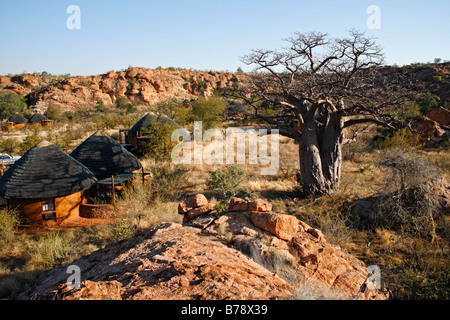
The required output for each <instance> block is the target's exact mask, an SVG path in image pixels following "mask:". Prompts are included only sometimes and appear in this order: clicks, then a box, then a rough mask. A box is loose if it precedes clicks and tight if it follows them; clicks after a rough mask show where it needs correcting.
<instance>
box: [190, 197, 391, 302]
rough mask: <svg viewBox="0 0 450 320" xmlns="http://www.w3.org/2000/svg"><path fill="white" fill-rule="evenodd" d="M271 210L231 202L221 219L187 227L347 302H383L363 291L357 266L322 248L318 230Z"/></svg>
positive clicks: (361, 267)
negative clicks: (320, 287) (312, 282)
mask: <svg viewBox="0 0 450 320" xmlns="http://www.w3.org/2000/svg"><path fill="white" fill-rule="evenodd" d="M247 209H251V210H250V211H249V210H247ZM271 209H272V206H271V205H270V204H269V203H267V202H266V201H264V200H261V199H257V200H251V199H244V200H243V199H239V198H233V199H231V201H230V204H229V209H228V212H227V213H226V214H223V215H221V216H219V217H217V216H215V215H214V213H213V214H205V215H203V216H202V215H200V216H197V217H196V218H195V219H193V220H189V222H188V225H191V226H196V227H198V228H201V229H202V230H203V232H204V233H207V234H213V235H216V236H218V237H219V238H222V239H224V240H226V241H228V243H230V244H232V245H233V246H234V247H235V248H237V249H239V250H241V251H243V252H245V253H246V254H248V255H249V256H251V257H252V258H253V259H255V260H256V261H259V262H261V263H262V264H263V265H266V266H273V265H274V264H275V265H277V266H278V267H279V266H282V267H283V266H288V268H289V269H290V270H291V271H292V272H294V273H295V274H296V275H297V277H299V278H300V279H302V280H301V281H311V280H314V281H317V282H318V283H319V285H322V286H324V287H325V288H327V289H329V290H334V291H336V292H339V293H340V294H342V295H343V296H345V297H347V298H349V299H350V298H355V297H357V298H361V299H372V298H375V299H385V298H386V295H385V294H384V293H381V292H378V291H376V290H369V289H367V288H365V281H366V279H367V278H368V272H367V267H366V266H365V264H364V263H363V262H362V261H360V260H358V259H356V258H355V257H353V256H352V255H350V254H348V253H346V252H344V251H342V250H341V248H339V247H338V246H334V245H332V244H330V243H328V242H327V241H326V239H325V237H324V236H323V234H322V232H321V231H320V230H317V229H315V228H313V227H311V226H309V225H308V224H306V223H304V222H303V221H300V220H298V219H297V218H296V217H294V216H291V215H285V214H277V213H274V212H271Z"/></svg>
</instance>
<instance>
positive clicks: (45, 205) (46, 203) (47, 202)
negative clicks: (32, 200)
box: [42, 198, 55, 211]
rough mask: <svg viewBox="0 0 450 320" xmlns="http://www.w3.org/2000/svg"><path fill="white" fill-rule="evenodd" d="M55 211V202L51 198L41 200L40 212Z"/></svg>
mask: <svg viewBox="0 0 450 320" xmlns="http://www.w3.org/2000/svg"><path fill="white" fill-rule="evenodd" d="M53 210H55V202H54V200H53V198H47V199H42V211H53Z"/></svg>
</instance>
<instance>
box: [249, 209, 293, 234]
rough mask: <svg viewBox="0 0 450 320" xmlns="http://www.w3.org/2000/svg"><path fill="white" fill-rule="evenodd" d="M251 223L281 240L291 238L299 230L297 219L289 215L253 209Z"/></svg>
mask: <svg viewBox="0 0 450 320" xmlns="http://www.w3.org/2000/svg"><path fill="white" fill-rule="evenodd" d="M250 219H251V221H252V223H253V224H254V225H255V226H257V227H258V228H260V229H263V230H265V231H268V232H270V233H272V234H273V235H275V236H276V237H278V238H280V239H282V240H287V241H289V240H291V239H292V238H293V237H294V236H295V235H296V234H297V232H298V230H299V222H298V219H297V218H296V217H294V216H291V215H286V214H276V213H270V212H259V211H253V212H252V213H250Z"/></svg>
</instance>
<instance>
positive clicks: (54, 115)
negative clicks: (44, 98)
mask: <svg viewBox="0 0 450 320" xmlns="http://www.w3.org/2000/svg"><path fill="white" fill-rule="evenodd" d="M44 115H45V116H46V117H47V118H49V119H50V120H62V118H63V111H62V110H61V109H60V108H58V107H57V106H55V105H53V104H50V105H49V106H48V107H47V110H46V111H45V113H44Z"/></svg>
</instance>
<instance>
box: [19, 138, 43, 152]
mask: <svg viewBox="0 0 450 320" xmlns="http://www.w3.org/2000/svg"><path fill="white" fill-rule="evenodd" d="M40 141H41V139H40V138H39V137H38V136H37V135H35V134H33V135H31V136H27V137H26V138H25V139H24V140H23V141H22V143H21V144H20V145H19V148H20V151H21V153H22V154H23V153H25V152H27V151H28V150H29V149H31V148H33V147H34V146H35V145H37V144H38V143H39V142H40Z"/></svg>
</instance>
